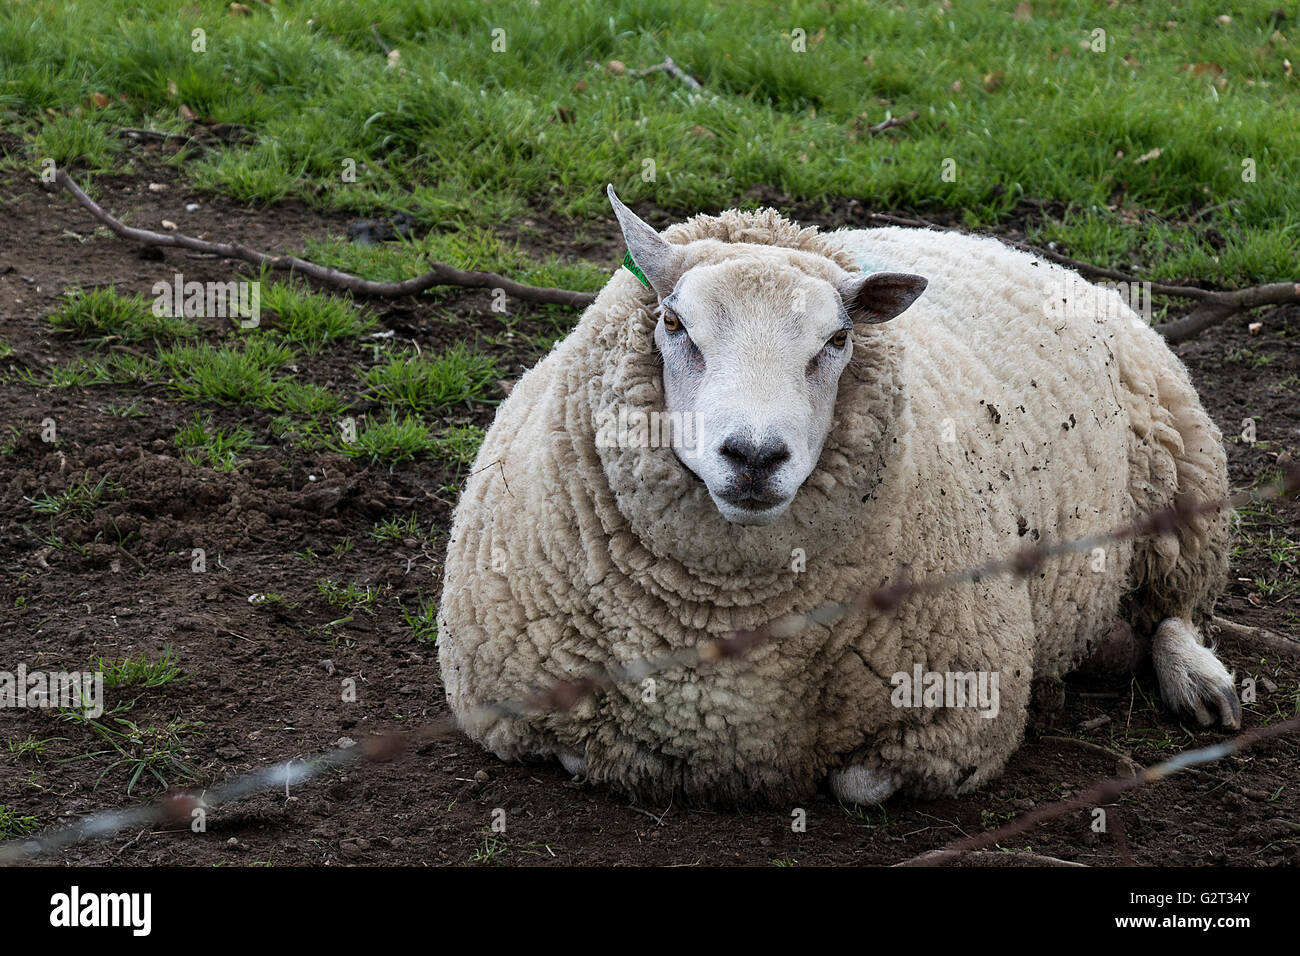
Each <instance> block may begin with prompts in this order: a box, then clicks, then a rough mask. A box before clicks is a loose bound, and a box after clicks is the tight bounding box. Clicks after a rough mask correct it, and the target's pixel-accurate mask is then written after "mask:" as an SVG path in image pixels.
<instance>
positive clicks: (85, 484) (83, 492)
mask: <svg viewBox="0 0 1300 956" xmlns="http://www.w3.org/2000/svg"><path fill="white" fill-rule="evenodd" d="M112 488H113V485H112V482H110V481H109V478H108V476H107V475H105V476H104V477H102V478H100V479H99V481H97V482H94V483H93V484H92V483H91V480H90V473H89V472H87V473H85V474H84V475H82V477H81V478H79V479H77V480H76V481H74V482H73V483H72V484H70V485H68V487H67V488H65V489H63V490H62V491H59V492H54V493H53V494H51V493H50V492H48V491H45V490H42V491H41V493H40V494H39V495H37V496H36V497H35V498H26V497H25V498H24V499H23V500H24V501H26V502H28V503H29V504H30V505H31V507H32V510H33V511H35V512H36V513H37V514H42V515H49V516H50V517H51V518H62V517H67V516H73V517H81V518H84V517H87V516H88V515H90V514H91V513H92V512H93V511H94V510H95V509H96V508H97V507H98V506H99V503H100V502H101V501H102V500H103V498H104V495H105V494H106V493H107V492H109V491H111V490H112Z"/></svg>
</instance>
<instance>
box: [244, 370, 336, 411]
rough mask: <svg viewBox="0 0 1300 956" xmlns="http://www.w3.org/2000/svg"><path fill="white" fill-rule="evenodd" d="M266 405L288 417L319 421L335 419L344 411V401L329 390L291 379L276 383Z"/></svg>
mask: <svg viewBox="0 0 1300 956" xmlns="http://www.w3.org/2000/svg"><path fill="white" fill-rule="evenodd" d="M264 404H265V406H266V407H268V408H273V409H275V410H276V411H282V412H285V413H286V414H288V415H297V416H302V417H307V418H317V419H318V418H333V417H335V416H337V415H340V414H342V412H343V409H344V403H343V400H342V399H340V398H339V397H338V396H337V395H335V394H334V393H333V392H331V391H330V390H329V389H327V388H322V387H321V386H319V385H313V384H312V383H310V382H295V381H294V380H293V379H291V378H282V379H279V380H278V381H276V382H275V384H274V385H273V387H272V389H271V392H270V394H268V395H267V396H266V399H265V401H264Z"/></svg>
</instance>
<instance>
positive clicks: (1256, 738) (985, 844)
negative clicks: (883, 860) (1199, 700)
mask: <svg viewBox="0 0 1300 956" xmlns="http://www.w3.org/2000/svg"><path fill="white" fill-rule="evenodd" d="M1296 730H1300V717H1293V718H1291V719H1290V720H1285V721H1282V722H1281V723H1279V724H1272V725H1270V726H1267V727H1258V728H1256V729H1254V730H1249V731H1247V732H1246V733H1244V734H1240V735H1238V736H1236V737H1231V738H1229V739H1228V740H1224V741H1221V742H1220V743H1217V744H1211V745H1210V746H1208V747H1201V748H1198V749H1196V750H1184V751H1183V752H1182V753H1180V754H1178V756H1176V757H1171V758H1170V759H1169V760H1166V761H1164V762H1163V763H1158V764H1156V765H1155V766H1154V767H1148V768H1147V769H1145V770H1140V771H1138V774H1137V776H1134V777H1113V778H1111V779H1109V780H1103V781H1101V782H1100V783H1097V784H1094V785H1093V786H1091V787H1089V788H1088V789H1087V790H1084V791H1083V792H1082V793H1079V794H1076V795H1075V796H1073V797H1069V798H1068V799H1065V800H1058V801H1057V802H1056V803H1051V804H1048V805H1047V806H1043V807H1038V808H1037V809H1034V810H1031V811H1029V812H1028V813H1026V814H1024V815H1023V816H1020V817H1017V818H1016V819H1014V820H1012V821H1011V822H1010V823H1008V824H1006V825H1004V826H1000V827H998V828H997V829H994V830H987V831H985V832H984V833H977V834H975V835H974V836H971V837H964V838H962V839H960V840H955V841H953V842H952V843H950V844H948V845H947V846H946V847H943V848H942V849H940V850H931V851H928V852H926V853H922V854H919V855H918V856H914V857H911V858H909V859H906V860H903V861H902V862H901V863H895V864H894V865H895V866H941V865H942V864H944V863H951V862H952V861H953V860H958V859H961V858H962V857H963V856H965V855H966V854H967V853H970V852H972V851H974V850H985V849H988V848H989V847H991V846H993V845H995V844H997V843H1001V842H1002V841H1004V840H1008V839H1010V838H1011V837H1014V836H1019V835H1020V834H1022V833H1025V832H1027V831H1029V830H1030V829H1032V828H1033V827H1036V826H1038V825H1039V824H1040V823H1045V822H1047V821H1048V820H1055V819H1056V818H1058V817H1063V816H1065V815H1066V814H1067V813H1071V812H1073V811H1076V810H1091V809H1092V808H1094V807H1100V806H1104V805H1106V804H1112V803H1114V802H1115V801H1116V800H1117V799H1118V798H1119V796H1120V794H1122V793H1125V792H1126V791H1129V790H1133V789H1134V788H1136V787H1141V786H1144V785H1145V784H1148V783H1155V782H1156V781H1158V780H1163V779H1164V778H1165V777H1169V776H1172V775H1173V774H1176V773H1178V772H1179V771H1182V770H1186V769H1187V768H1189V767H1192V766H1195V765H1196V764H1205V763H1213V762H1214V761H1216V760H1221V759H1222V758H1224V757H1226V756H1228V755H1229V754H1234V753H1240V752H1242V751H1243V750H1247V749H1249V748H1251V747H1253V746H1255V745H1256V744H1258V743H1259V742H1260V741H1263V740H1267V739H1269V738H1271V737H1278V736H1281V735H1282V734H1286V733H1291V732H1292V731H1296Z"/></svg>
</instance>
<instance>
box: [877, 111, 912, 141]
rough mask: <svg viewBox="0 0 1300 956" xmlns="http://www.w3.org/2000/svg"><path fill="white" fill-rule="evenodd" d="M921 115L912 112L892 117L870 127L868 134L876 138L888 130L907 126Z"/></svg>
mask: <svg viewBox="0 0 1300 956" xmlns="http://www.w3.org/2000/svg"><path fill="white" fill-rule="evenodd" d="M920 115H921V114H920V112H918V111H917V110H912V111H911V112H910V113H904V114H903V115H902V116H891V117H889V119H887V120H884V121H882V122H879V123H877V124H876V125H875V126H868V127H867V132H868V133H870V134H871V135H872V136H876V135H877V134H879V133H883V132H884V131H885V130H887V129H893V128H894V127H896V126H906V125H907V124H908V123H910V122H912V120H914V119H916V118H917V117H918V116H920Z"/></svg>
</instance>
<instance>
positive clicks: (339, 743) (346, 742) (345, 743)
mask: <svg viewBox="0 0 1300 956" xmlns="http://www.w3.org/2000/svg"><path fill="white" fill-rule="evenodd" d="M356 745H357V742H356V741H355V740H353V739H352V738H351V737H340V738H339V739H338V740H336V741H334V746H335V747H339V748H341V749H343V750H347V749H348V748H350V747H355V746H356Z"/></svg>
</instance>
